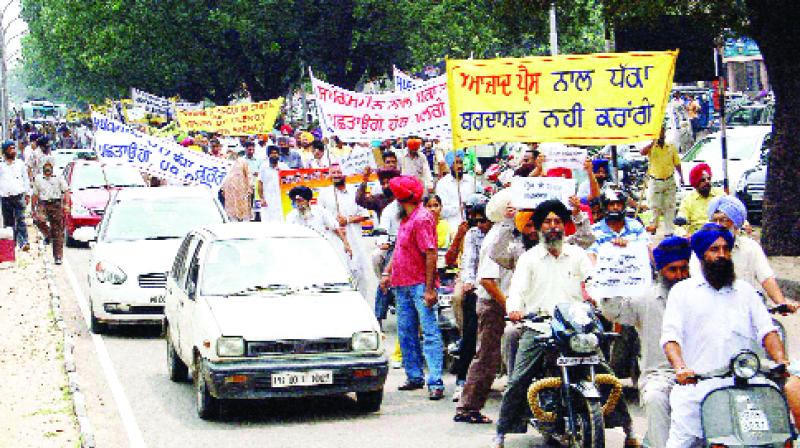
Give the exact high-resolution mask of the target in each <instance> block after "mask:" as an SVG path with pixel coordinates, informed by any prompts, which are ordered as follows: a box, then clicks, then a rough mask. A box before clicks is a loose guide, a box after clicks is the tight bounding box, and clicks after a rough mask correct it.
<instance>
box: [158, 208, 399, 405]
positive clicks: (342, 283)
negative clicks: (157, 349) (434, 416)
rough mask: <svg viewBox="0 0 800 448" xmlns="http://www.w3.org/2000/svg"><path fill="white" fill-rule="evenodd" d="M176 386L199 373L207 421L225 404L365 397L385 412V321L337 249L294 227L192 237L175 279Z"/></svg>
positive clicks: (168, 327) (171, 335)
mask: <svg viewBox="0 0 800 448" xmlns="http://www.w3.org/2000/svg"><path fill="white" fill-rule="evenodd" d="M165 313H166V319H165V322H164V326H165V339H166V348H167V364H168V366H167V367H168V372H169V377H170V379H171V380H173V381H184V380H186V379H187V378H188V373H189V371H190V370H191V372H192V378H193V380H194V387H195V396H196V408H197V414H198V415H199V416H200V417H201V418H203V419H209V418H214V417H216V416H217V415H218V412H219V409H220V401H221V400H223V399H260V398H272V397H300V396H310V395H336V394H344V393H349V392H355V394H356V401H357V405H358V407H359V408H360V409H361V410H363V411H366V412H375V411H378V410H379V409H380V406H381V402H382V400H383V385H384V383H385V381H386V375H387V373H388V365H387V359H386V356H385V354H384V349H383V344H382V339H383V335H382V333H381V330H380V326H379V325H378V321H377V320H376V319H375V316H374V314H373V312H372V310H371V309H370V307H369V306H368V305H367V302H366V301H365V300H364V297H363V296H361V294H360V293H359V292H358V290H356V289H355V288H354V287H353V284H352V281H351V278H350V274H349V270H348V269H347V268H346V267H345V266H344V264H343V263H342V262H341V261H340V259H339V257H338V256H337V254H336V253H335V251H334V249H333V248H332V247H331V245H330V243H329V242H328V241H327V240H325V239H324V238H323V237H321V236H319V235H318V234H317V233H315V232H314V231H313V230H310V229H308V228H306V227H302V226H296V225H292V224H277V223H276V224H274V225H270V226H264V225H263V224H259V223H230V224H223V225H216V226H208V227H205V228H201V229H197V230H194V231H192V232H191V233H190V234H189V235H188V236H186V238H185V239H184V240H183V243H182V244H181V247H180V249H179V250H178V253H177V255H176V256H175V262H174V264H173V266H172V270H171V271H170V273H169V277H168V279H167V295H166V309H165Z"/></svg>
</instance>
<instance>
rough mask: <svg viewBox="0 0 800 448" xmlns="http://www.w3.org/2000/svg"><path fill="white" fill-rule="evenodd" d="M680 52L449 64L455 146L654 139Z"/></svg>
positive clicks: (658, 129) (502, 59)
mask: <svg viewBox="0 0 800 448" xmlns="http://www.w3.org/2000/svg"><path fill="white" fill-rule="evenodd" d="M677 56H678V52H677V51H653V52H641V53H606V54H589V55H560V56H543V57H528V58H516V59H515V58H500V59H489V60H456V59H450V60H448V61H447V86H448V90H449V96H450V107H451V118H452V127H453V147H455V148H462V147H465V146H473V145H479V144H484V143H490V142H515V141H520V142H560V143H565V144H572V145H603V144H622V143H633V142H638V141H642V140H653V139H655V138H657V137H658V135H659V132H660V129H661V125H662V122H663V118H664V112H665V109H666V105H667V99H668V97H669V92H670V89H671V88H672V78H673V74H674V71H675V59H676V58H677Z"/></svg>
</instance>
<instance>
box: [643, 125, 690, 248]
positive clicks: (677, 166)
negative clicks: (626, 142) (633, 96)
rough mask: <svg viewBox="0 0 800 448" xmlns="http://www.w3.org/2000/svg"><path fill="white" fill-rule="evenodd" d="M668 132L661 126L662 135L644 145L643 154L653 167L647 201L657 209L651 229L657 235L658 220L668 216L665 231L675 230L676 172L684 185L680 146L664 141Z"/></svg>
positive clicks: (654, 212) (667, 233) (650, 171)
mask: <svg viewBox="0 0 800 448" xmlns="http://www.w3.org/2000/svg"><path fill="white" fill-rule="evenodd" d="M665 133H666V131H665V129H664V127H663V126H662V127H661V135H660V136H659V137H658V140H654V141H653V142H652V143H650V144H649V145H647V146H645V147H644V148H642V155H644V156H647V160H648V162H649V167H648V169H647V176H648V177H649V179H648V183H647V204H648V205H649V206H650V209H651V210H653V220H652V221H651V222H650V225H648V226H647V231H648V232H650V233H652V234H654V235H655V233H656V230H657V229H658V220H659V218H660V217H661V216H663V217H664V233H665V234H666V235H667V236H669V235H672V232H673V226H674V224H673V221H674V220H675V207H676V204H675V190H676V188H677V187H676V185H675V171H677V172H678V175H679V176H680V181H681V184H683V171H681V158H680V157H679V156H678V148H676V147H675V146H674V145H672V144H669V143H666V142H665V141H664V138H665V135H666V134H665Z"/></svg>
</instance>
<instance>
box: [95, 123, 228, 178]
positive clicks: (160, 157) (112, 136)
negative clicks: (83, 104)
mask: <svg viewBox="0 0 800 448" xmlns="http://www.w3.org/2000/svg"><path fill="white" fill-rule="evenodd" d="M92 122H93V124H94V131H95V133H94V142H93V143H92V144H93V148H94V150H95V152H96V153H97V156H98V157H99V158H100V160H103V161H113V162H121V163H127V164H130V165H132V166H134V167H136V168H138V169H139V170H141V171H144V172H146V173H148V174H151V175H153V176H157V177H161V178H165V179H169V180H173V181H177V182H182V183H189V184H195V185H205V186H207V187H209V188H211V189H213V190H218V189H219V188H220V187H221V186H222V183H223V182H224V181H225V177H226V176H227V175H228V173H229V172H230V169H231V166H232V164H233V162H231V161H229V160H227V159H222V158H217V157H212V156H209V155H207V154H205V153H202V152H199V151H192V150H190V149H187V148H184V147H183V146H180V145H178V144H177V143H175V142H173V141H170V140H163V139H160V138H157V137H153V136H150V135H147V134H143V133H141V132H139V131H137V130H135V129H133V128H131V127H129V126H126V125H124V124H122V123H121V122H119V121H117V120H113V119H111V118H108V117H106V116H104V115H100V114H97V113H94V114H92Z"/></svg>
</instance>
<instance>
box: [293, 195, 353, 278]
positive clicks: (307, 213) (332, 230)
mask: <svg viewBox="0 0 800 448" xmlns="http://www.w3.org/2000/svg"><path fill="white" fill-rule="evenodd" d="M313 197H314V192H313V191H311V189H310V188H308V187H306V186H305V185H298V186H296V187H294V188H292V189H291V190H289V199H291V200H292V210H291V211H290V212H289V214H288V215H286V222H287V223H289V224H298V225H301V226H306V227H308V228H310V229H312V230H314V231H316V232H317V233H319V234H320V235H322V236H323V237H325V239H326V240H328V242H330V243H331V245H332V246H333V247H334V249H336V251H337V253H338V254H339V258H340V259H341V260H342V262H343V263H345V265H347V260H348V259H349V258H350V256H351V255H352V251H351V250H350V245H349V244H348V243H347V237H346V236H345V233H344V229H343V228H341V227H339V225H338V223H337V222H336V220H335V219H334V218H333V215H331V214H330V213H328V212H327V211H326V210H325V209H323V208H320V207H319V206H312V205H311V199H312V198H313Z"/></svg>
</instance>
